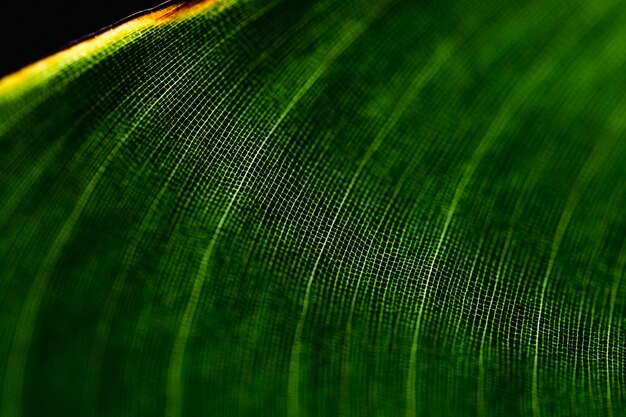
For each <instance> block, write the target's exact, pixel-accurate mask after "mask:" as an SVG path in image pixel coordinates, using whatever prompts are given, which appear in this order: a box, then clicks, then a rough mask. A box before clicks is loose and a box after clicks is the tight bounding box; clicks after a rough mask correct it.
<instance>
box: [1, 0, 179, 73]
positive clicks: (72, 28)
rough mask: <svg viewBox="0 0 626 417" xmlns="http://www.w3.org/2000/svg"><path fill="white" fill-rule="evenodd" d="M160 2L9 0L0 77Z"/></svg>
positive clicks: (5, 6) (3, 24)
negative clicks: (32, 0)
mask: <svg viewBox="0 0 626 417" xmlns="http://www.w3.org/2000/svg"><path fill="white" fill-rule="evenodd" d="M163 1H164V0H135V1H128V2H115V1H102V0H91V1H88V2H85V1H51V0H48V1H42V2H30V1H27V0H9V1H7V2H6V3H7V4H3V5H2V11H0V31H1V32H0V35H1V36H2V41H1V43H0V47H1V48H2V51H1V52H0V77H2V76H4V75H6V74H9V73H11V72H14V71H16V70H18V69H20V68H22V67H24V66H26V65H28V64H30V63H33V62H35V61H38V60H39V59H41V58H44V57H46V56H47V55H50V54H52V53H54V52H56V51H58V50H61V49H63V48H65V47H67V46H68V45H69V44H71V43H72V42H74V41H77V40H79V39H81V38H83V37H85V36H87V35H89V34H91V33H94V32H97V31H99V30H101V29H103V28H105V27H107V26H109V25H112V24H115V23H116V22H119V21H122V20H125V19H126V18H128V17H129V16H131V15H133V14H134V13H137V12H141V11H145V10H146V9H150V8H154V7H157V6H159V5H161V4H162V3H163ZM9 3H10V4H9ZM176 3H180V1H177V2H176Z"/></svg>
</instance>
